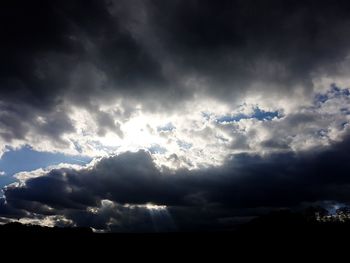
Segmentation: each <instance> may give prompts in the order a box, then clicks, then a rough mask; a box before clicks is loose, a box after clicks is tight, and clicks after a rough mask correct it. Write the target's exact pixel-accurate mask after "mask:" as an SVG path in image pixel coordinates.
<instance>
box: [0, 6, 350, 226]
mask: <svg viewBox="0 0 350 263" xmlns="http://www.w3.org/2000/svg"><path fill="white" fill-rule="evenodd" d="M0 34H1V41H0V57H1V62H0V187H1V188H2V192H1V195H0V196H1V197H0V222H2V223H6V222H12V221H19V222H22V223H33V224H39V225H45V226H84V227H91V228H93V229H94V230H95V231H100V232H106V231H116V232H144V231H146V232H148V231H160V232H161V231H196V230H229V229H232V228H234V227H235V226H236V225H237V224H238V223H241V222H246V221H248V220H250V219H251V218H253V217H255V216H259V215H262V214H264V213H267V212H269V211H273V210H276V209H277V210H278V209H286V208H287V209H303V208H305V207H308V206H313V205H321V206H324V207H333V206H338V205H339V204H342V205H347V204H349V202H350V177H349V176H348V171H349V168H350V152H349V151H348V149H350V136H349V135H350V125H349V121H350V83H349V80H350V78H349V76H350V74H349V73H350V4H349V3H348V1H345V0H332V1H330V0H329V1H327V0H326V1H315V0H304V1H292V0H286V1H277V0H265V1H254V0H245V1H242V0H230V1H229V0H223V1H210V0H201V1H199V0H186V1H185V0H174V1H160V0H84V1H83V0H69V1H68V0H60V1H59V0H50V1H48V0H29V1H21V0H4V1H1V3H0Z"/></svg>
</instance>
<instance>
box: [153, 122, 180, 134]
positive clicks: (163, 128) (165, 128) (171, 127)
mask: <svg viewBox="0 0 350 263" xmlns="http://www.w3.org/2000/svg"><path fill="white" fill-rule="evenodd" d="M175 129H176V127H175V126H174V125H173V124H172V123H171V122H169V123H167V124H165V125H164V126H160V127H158V128H157V131H158V132H161V131H172V130H175Z"/></svg>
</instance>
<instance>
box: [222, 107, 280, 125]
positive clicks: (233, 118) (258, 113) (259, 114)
mask: <svg viewBox="0 0 350 263" xmlns="http://www.w3.org/2000/svg"><path fill="white" fill-rule="evenodd" d="M280 117H281V116H280V114H279V112H278V111H264V110H261V109H260V108H258V107H256V108H254V112H253V114H251V115H247V114H242V113H240V114H237V115H226V116H221V117H219V118H217V119H216V121H217V122H219V123H225V122H238V121H240V120H243V119H257V120H260V121H270V120H272V119H273V118H280Z"/></svg>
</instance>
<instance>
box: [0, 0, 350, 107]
mask: <svg viewBox="0 0 350 263" xmlns="http://www.w3.org/2000/svg"><path fill="white" fill-rule="evenodd" d="M141 3H142V4H141ZM349 9H350V7H349V4H348V3H347V1H342V0H337V1H335V2H334V1H321V2H320V1H312V0H309V1H287V2H286V1H283V2H281V1H275V0H269V1H264V2H261V1H220V2H217V3H213V2H212V1H196V0H191V1H172V2H162V1H145V2H140V1H132V2H130V1H95V0H89V1H81V0H74V1H44V0H32V1H20V0H16V1H2V3H1V16H0V17H1V21H0V24H1V32H2V33H1V34H2V41H1V44H0V45H1V51H0V52H1V57H2V63H1V65H0V67H1V68H0V83H1V89H0V95H1V100H2V101H3V102H5V103H16V104H18V105H19V104H21V103H25V104H29V105H31V106H33V107H35V108H40V109H46V110H48V109H51V108H54V107H55V106H56V105H58V104H61V103H62V102H64V101H74V102H75V103H78V101H79V103H80V104H82V105H85V106H88V105H90V104H91V103H92V102H91V101H93V100H96V99H97V98H98V97H102V98H104V99H106V100H107V99H109V98H111V97H119V96H126V97H130V96H131V97H133V98H137V100H138V101H139V102H140V101H141V103H144V104H146V105H147V106H148V107H149V108H153V109H157V108H158V107H157V104H159V105H161V104H164V105H167V107H168V106H169V105H168V104H169V103H168V102H167V100H168V99H169V98H172V103H171V104H174V103H176V102H179V101H181V100H183V99H186V98H192V96H191V94H192V93H194V92H205V93H206V92H209V94H211V95H212V96H216V97H217V96H219V97H221V98H225V99H226V98H229V99H232V97H231V96H228V95H229V94H234V95H235V96H236V97H237V95H238V94H243V93H244V91H245V90H247V89H248V88H249V86H250V84H251V83H253V82H256V81H257V82H259V83H260V84H261V85H260V86H261V89H262V90H261V91H262V92H263V91H264V90H265V89H266V90H268V89H269V88H268V87H270V86H274V87H275V86H276V85H277V86H278V87H279V89H282V88H283V87H286V88H287V89H290V88H291V87H293V83H294V84H298V83H299V84H300V83H305V82H307V83H308V84H307V85H306V86H308V87H309V88H311V87H312V85H311V83H310V75H311V74H314V73H316V72H319V71H322V72H325V73H327V74H328V73H330V72H331V71H334V70H336V68H337V67H336V65H337V64H338V63H339V62H341V61H343V60H344V58H345V57H346V55H347V52H348V46H349V41H350V39H349V37H348V36H349V35H350V34H349V32H348V28H349V27H348V25H349V22H350V21H349V16H348V14H349V11H350V10H349ZM113 10H117V11H113ZM130 21H131V22H130ZM335 46H336V48H335ZM84 65H85V66H84ZM169 65H170V66H169ZM81 67H90V71H86V70H85V71H81V69H80V68H81ZM167 67H170V68H172V69H171V70H170V74H167V71H169V69H167ZM75 72H76V74H78V75H79V77H77V78H74V76H75V75H74V73H75ZM94 74H95V75H96V74H97V75H98V74H100V75H103V76H105V79H104V81H102V82H96V80H89V81H87V79H89V78H91V76H95V75H94ZM186 76H195V77H199V78H204V79H206V80H207V82H206V84H205V85H203V86H201V87H200V89H201V91H199V90H198V87H197V88H196V87H184V86H183V85H185V84H184V82H183V81H181V80H180V79H181V78H186ZM72 78H73V79H75V81H73V80H72ZM94 78H95V79H96V78H97V76H95V77H94ZM77 79H78V80H77ZM271 84H274V85H271ZM237 92H238V93H237ZM154 96H157V98H158V101H157V102H156V103H155V102H154ZM174 98H176V99H174ZM163 99H164V100H165V101H163ZM149 100H151V101H152V103H149Z"/></svg>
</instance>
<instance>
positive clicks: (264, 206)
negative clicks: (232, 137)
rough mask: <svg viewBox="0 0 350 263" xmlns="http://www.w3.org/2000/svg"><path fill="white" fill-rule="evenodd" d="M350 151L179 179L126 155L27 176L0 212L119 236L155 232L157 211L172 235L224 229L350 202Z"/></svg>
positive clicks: (140, 156)
mask: <svg viewBox="0 0 350 263" xmlns="http://www.w3.org/2000/svg"><path fill="white" fill-rule="evenodd" d="M348 147H349V140H346V142H345V143H343V144H339V145H336V146H334V147H332V148H329V149H327V150H323V151H320V152H317V153H313V154H306V155H293V154H284V155H275V156H270V157H268V158H262V157H258V156H249V155H239V156H235V157H231V158H229V159H228V160H227V161H226V163H225V164H224V165H223V166H221V167H218V168H210V169H203V170H195V171H189V170H179V171H176V172H175V173H174V172H171V171H168V170H163V171H160V170H159V169H158V168H156V166H155V163H154V162H153V160H152V157H151V155H150V154H149V153H147V152H144V151H139V152H136V153H131V152H127V153H123V154H120V155H118V156H114V157H106V158H103V159H101V160H100V161H98V162H96V163H95V164H94V165H93V166H91V167H89V168H83V169H80V170H76V169H69V168H64V169H53V170H51V171H49V172H42V173H41V174H37V175H35V176H33V175H31V174H30V172H28V173H27V174H26V173H22V174H20V175H18V179H19V181H20V183H15V184H13V185H9V186H7V187H6V188H5V189H4V195H5V200H6V201H5V202H4V201H2V204H1V209H0V213H1V214H2V216H6V217H7V218H11V217H12V218H17V217H18V216H19V215H21V216H22V217H26V218H38V217H39V218H40V217H44V216H52V215H59V216H60V217H59V218H60V220H59V221H58V224H60V223H61V220H62V218H64V219H65V221H66V222H70V223H71V224H72V225H78V226H91V227H94V228H97V229H114V230H120V231H127V229H128V228H130V227H131V229H132V228H133V226H132V224H131V223H132V222H133V224H135V226H134V227H136V225H137V224H139V223H140V222H142V226H143V228H142V229H141V230H145V231H146V230H147V231H152V230H154V227H155V226H154V224H153V223H154V222H153V223H152V220H151V218H150V212H152V209H154V210H155V211H158V212H159V210H164V211H166V215H167V217H168V218H167V220H171V225H170V226H169V225H168V226H167V227H168V228H165V229H168V230H171V229H173V230H174V229H175V227H176V228H177V230H181V229H182V230H186V229H187V228H189V227H190V229H191V228H192V229H195V228H196V227H200V226H203V225H210V227H211V228H212V229H221V228H225V227H232V226H230V225H225V224H223V225H222V224H221V223H222V222H225V220H224V219H225V218H226V219H230V218H231V219H232V218H239V217H242V216H245V217H247V216H256V215H259V214H261V213H262V212H264V211H268V209H278V208H285V207H294V208H298V207H302V206H303V205H305V204H312V203H317V202H318V203H320V202H327V201H328V202H329V201H336V202H341V203H348V202H349V201H350V195H349V191H348V190H349V187H350V181H349V178H348V176H347V172H346V171H347V170H348V168H349V167H348V166H349V165H348V164H349V158H350V156H349V153H348V151H347V149H348ZM24 174H26V175H27V176H26V177H24ZM194 211H197V212H196V213H197V216H195V217H194V218H193V215H192V213H193V212H194ZM127 218H129V219H130V218H131V220H129V219H127ZM191 218H193V221H192V222H191ZM159 222H162V220H160V221H159ZM220 222H221V223H220ZM162 223H163V224H164V222H162ZM167 223H169V222H166V220H165V224H167ZM123 224H126V225H125V226H124V225H123ZM130 224H131V225H130ZM189 224H190V225H189ZM191 224H192V225H191ZM123 227H125V229H124V228H123ZM134 230H140V229H138V228H137V227H136V228H135V229H134Z"/></svg>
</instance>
